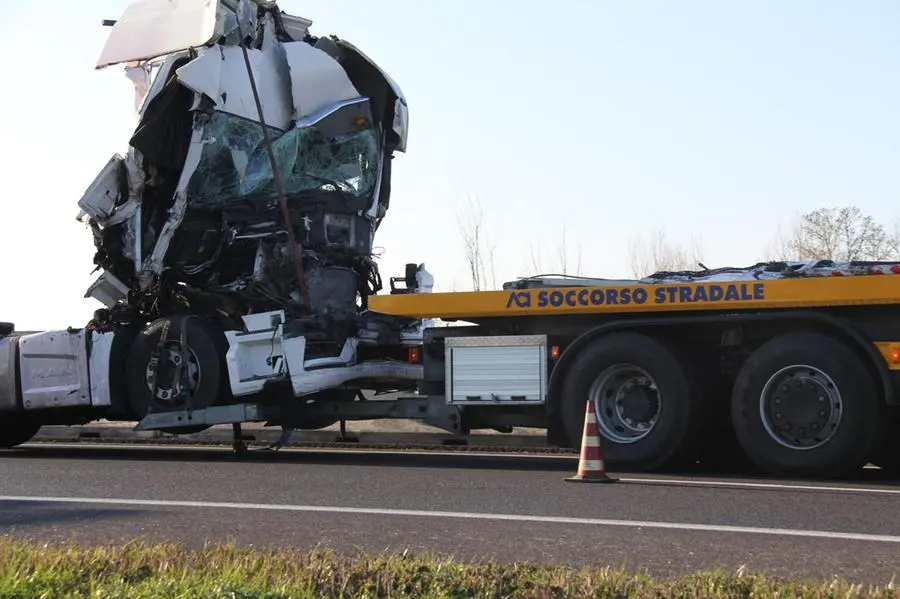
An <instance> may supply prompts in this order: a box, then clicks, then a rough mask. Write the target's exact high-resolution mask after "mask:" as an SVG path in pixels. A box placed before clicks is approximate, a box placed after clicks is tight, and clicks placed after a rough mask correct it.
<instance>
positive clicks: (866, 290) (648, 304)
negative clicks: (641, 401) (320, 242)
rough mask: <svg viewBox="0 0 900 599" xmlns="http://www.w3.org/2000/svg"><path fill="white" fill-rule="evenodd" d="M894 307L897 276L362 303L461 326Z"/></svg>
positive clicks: (422, 296) (416, 296)
mask: <svg viewBox="0 0 900 599" xmlns="http://www.w3.org/2000/svg"><path fill="white" fill-rule="evenodd" d="M879 304H881V305H885V304H900V276H897V275H890V274H888V275H856V276H833V277H810V278H788V279H775V280H762V281H753V280H751V281H746V280H743V281H733V282H722V281H717V282H695V283H652V284H640V283H636V284H633V285H620V284H615V285H610V286H596V287H594V286H591V287H552V288H540V289H519V290H509V291H469V292H453V293H410V294H397V295H376V296H372V297H370V298H369V309H370V310H372V311H374V312H380V313H383V314H391V315H394V316H405V317H409V318H444V319H465V318H485V317H497V316H500V317H503V316H537V315H550V314H597V313H610V314H613V313H648V312H676V311H687V310H690V311H698V310H701V311H720V312H721V311H723V310H729V311H730V310H747V309H751V310H771V309H777V308H813V307H838V306H866V305H879Z"/></svg>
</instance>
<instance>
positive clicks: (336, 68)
mask: <svg viewBox="0 0 900 599" xmlns="http://www.w3.org/2000/svg"><path fill="white" fill-rule="evenodd" d="M282 47H283V48H284V53H285V58H286V59H287V63H288V67H289V68H290V70H291V92H292V95H293V102H294V119H302V118H304V117H308V116H310V115H312V114H314V113H316V112H319V111H320V110H322V109H323V108H326V107H328V106H331V105H333V104H335V103H336V102H341V101H343V100H352V99H354V98H358V97H359V96H360V93H359V90H357V89H356V88H355V87H354V86H353V83H351V82H350V77H348V76H347V72H346V71H344V69H343V67H341V65H340V63H338V61H336V60H335V59H333V58H332V57H331V56H329V55H328V54H326V53H325V52H323V51H322V50H319V49H318V48H314V47H312V46H310V45H309V44H306V43H304V42H293V43H289V44H284V45H283V46H282Z"/></svg>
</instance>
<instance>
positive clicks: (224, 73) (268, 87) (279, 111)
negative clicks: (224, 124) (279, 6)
mask: <svg viewBox="0 0 900 599" xmlns="http://www.w3.org/2000/svg"><path fill="white" fill-rule="evenodd" d="M279 54H280V53H279V52H278V47H277V46H269V47H267V48H265V49H264V50H256V49H253V48H251V49H250V50H248V56H249V57H250V65H251V67H252V70H253V77H254V79H255V80H256V86H257V89H258V91H259V97H260V104H262V107H263V118H265V120H266V125H269V126H271V127H275V128H277V129H281V130H284V129H287V127H288V124H289V123H290V121H291V113H292V112H293V106H292V103H291V96H290V93H289V89H290V88H289V86H288V85H287V81H286V79H287V76H288V75H287V73H286V69H283V68H282V59H281V58H280V56H279ZM177 73H178V80H179V81H180V82H181V84H182V85H184V86H185V87H187V88H188V89H190V90H191V91H193V92H196V93H200V94H204V95H206V96H208V97H209V98H210V99H211V100H212V101H213V102H215V105H216V110H220V111H222V112H227V113H229V114H233V115H235V116H239V117H241V118H245V119H249V120H252V121H259V112H258V111H257V109H256V102H255V100H254V98H253V90H252V88H251V87H250V85H249V84H248V81H249V80H248V77H247V66H246V63H245V62H244V56H243V50H242V49H241V48H239V47H237V46H217V47H215V48H211V49H209V50H207V51H205V52H204V53H203V54H201V55H200V57H199V58H196V59H194V60H192V61H191V62H189V63H188V64H186V65H184V66H183V67H181V68H179V69H178V71H177Z"/></svg>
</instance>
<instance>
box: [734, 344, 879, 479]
mask: <svg viewBox="0 0 900 599" xmlns="http://www.w3.org/2000/svg"><path fill="white" fill-rule="evenodd" d="M883 409H884V408H883V406H882V404H881V400H880V397H879V394H878V392H877V390H876V388H875V384H874V382H873V380H872V375H871V374H869V372H868V371H867V369H866V367H865V364H864V363H863V362H862V360H860V358H859V357H857V355H856V354H855V353H854V352H853V351H851V350H850V348H848V347H847V346H846V345H844V344H843V343H840V342H839V341H837V340H836V339H834V338H832V337H829V336H827V335H822V334H819V333H791V334H786V335H781V336H779V337H776V338H774V339H772V340H770V341H768V342H766V343H764V344H763V345H762V346H760V347H759V348H758V349H757V350H756V351H755V352H753V354H751V356H750V357H749V358H747V361H746V362H745V363H744V365H743V367H742V368H741V370H740V372H739V373H738V375H737V378H736V380H735V384H734V391H733V395H732V400H731V417H732V422H733V423H734V428H735V433H736V435H737V438H738V440H739V441H740V443H741V445H742V446H743V447H744V450H745V451H746V452H747V455H748V456H749V457H750V458H751V459H752V460H753V461H754V462H755V463H756V464H757V465H758V466H759V467H760V468H762V469H763V470H764V471H766V472H767V473H769V474H771V475H775V476H808V477H817V478H820V477H824V478H835V477H839V476H844V475H846V474H849V473H851V472H853V471H857V470H858V469H860V468H862V466H863V465H864V464H865V462H866V461H867V459H868V458H869V456H871V455H872V454H873V453H874V451H875V449H876V447H875V445H876V443H877V442H878V440H879V434H878V433H879V431H880V428H879V427H880V419H881V417H882V413H883Z"/></svg>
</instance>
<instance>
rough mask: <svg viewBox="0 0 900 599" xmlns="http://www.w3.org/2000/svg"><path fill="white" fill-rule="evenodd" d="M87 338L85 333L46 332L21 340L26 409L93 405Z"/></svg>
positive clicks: (23, 396) (23, 392)
mask: <svg viewBox="0 0 900 599" xmlns="http://www.w3.org/2000/svg"><path fill="white" fill-rule="evenodd" d="M84 335H85V333H84V331H83V330H79V331H77V332H75V333H69V332H67V331H47V332H44V333H34V334H32V335H25V336H23V337H22V338H21V339H20V340H19V355H20V363H19V376H20V377H21V380H22V403H23V404H24V406H25V409H27V410H35V409H41V408H53V407H63V406H86V405H90V404H91V390H90V382H89V378H88V364H87V356H86V349H85V342H84V340H85V337H84Z"/></svg>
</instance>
